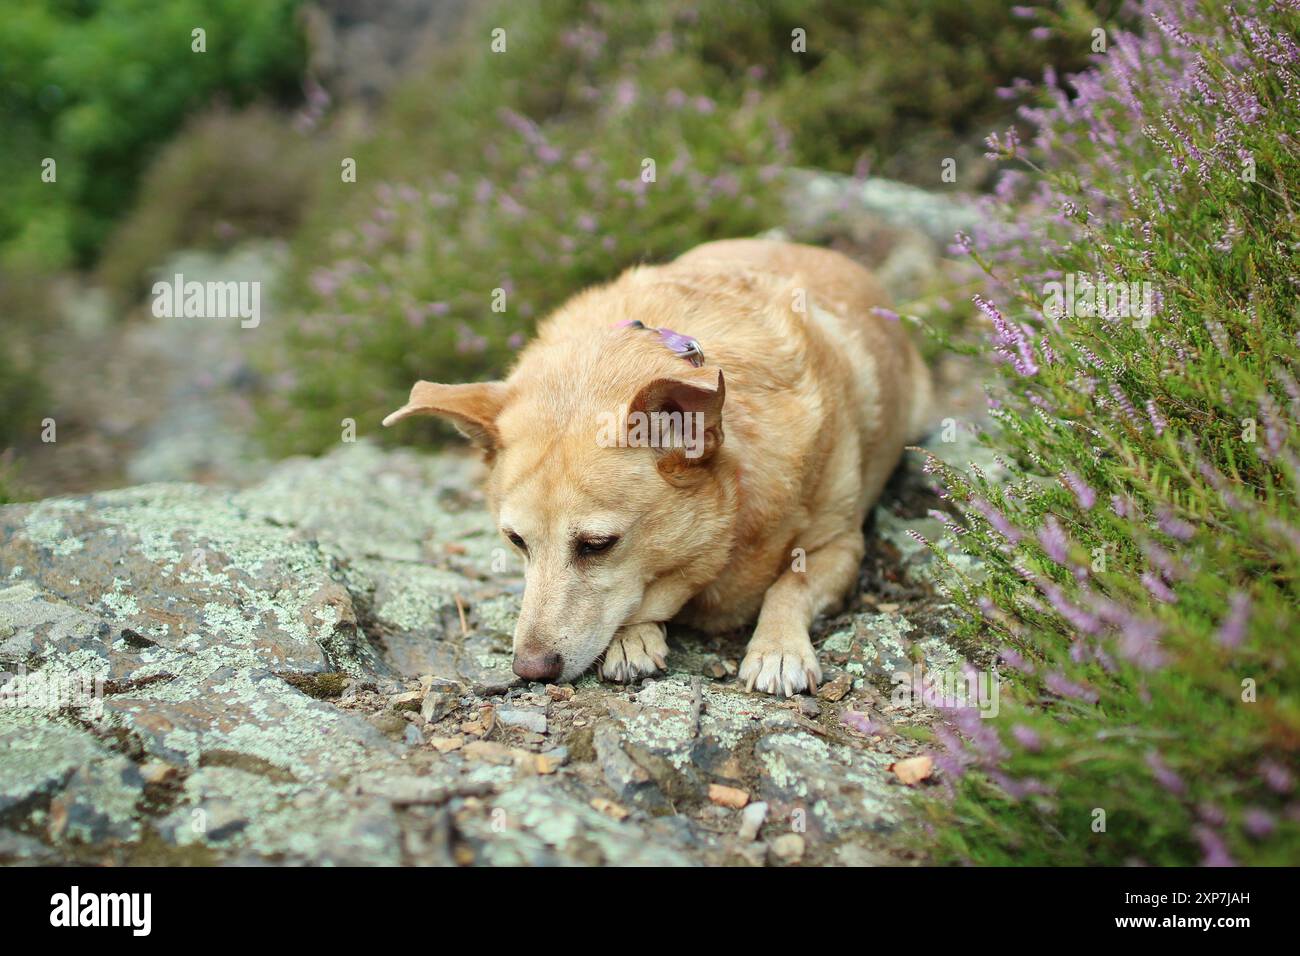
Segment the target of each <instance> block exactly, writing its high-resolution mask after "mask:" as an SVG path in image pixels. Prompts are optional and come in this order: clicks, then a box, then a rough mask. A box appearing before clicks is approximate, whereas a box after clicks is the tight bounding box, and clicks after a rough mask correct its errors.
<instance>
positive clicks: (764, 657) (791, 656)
mask: <svg viewBox="0 0 1300 956" xmlns="http://www.w3.org/2000/svg"><path fill="white" fill-rule="evenodd" d="M740 679H741V680H742V681H743V682H744V684H745V689H746V690H754V689H755V688H757V689H758V690H761V691H763V693H765V694H778V695H781V696H784V697H793V696H794V695H795V694H798V693H800V692H802V691H805V690H807V691H812V692H814V693H815V692H816V690H817V684H818V682H819V681H820V680H821V679H822V669H821V665H820V664H818V663H817V652H816V651H814V650H813V646H812V642H811V641H809V640H808V637H807V635H796V636H792V637H784V638H779V637H778V638H772V637H768V636H766V635H760V634H758V633H755V634H754V637H753V639H752V640H750V642H749V648H748V649H747V650H746V652H745V659H744V660H743V661H741V662H740Z"/></svg>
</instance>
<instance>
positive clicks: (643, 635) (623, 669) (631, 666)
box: [600, 624, 668, 684]
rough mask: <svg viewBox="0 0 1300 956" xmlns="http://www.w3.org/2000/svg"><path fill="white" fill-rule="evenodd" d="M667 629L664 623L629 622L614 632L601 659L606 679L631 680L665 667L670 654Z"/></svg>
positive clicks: (602, 672)
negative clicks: (665, 637)
mask: <svg viewBox="0 0 1300 956" xmlns="http://www.w3.org/2000/svg"><path fill="white" fill-rule="evenodd" d="M666 633H667V629H666V628H665V627H664V625H662V624H628V625H626V626H624V627H620V628H619V629H618V630H617V631H615V632H614V639H613V640H612V641H610V642H609V647H608V648H607V649H606V650H605V658H604V660H602V661H601V662H600V676H601V677H603V678H605V680H612V681H618V682H619V683H620V684H626V683H630V682H631V681H634V680H636V679H637V678H638V677H647V676H649V675H650V674H653V673H655V671H659V670H663V668H664V666H665V662H666V660H667V658H668V642H667V641H665V640H664V635H665V634H666Z"/></svg>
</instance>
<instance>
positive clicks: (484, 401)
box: [384, 382, 506, 452]
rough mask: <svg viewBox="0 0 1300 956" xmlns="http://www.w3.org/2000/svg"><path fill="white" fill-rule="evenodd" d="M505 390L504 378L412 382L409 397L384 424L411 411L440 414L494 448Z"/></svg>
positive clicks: (484, 445) (477, 441)
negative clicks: (449, 382)
mask: <svg viewBox="0 0 1300 956" xmlns="http://www.w3.org/2000/svg"><path fill="white" fill-rule="evenodd" d="M505 394H506V386H505V384H504V383H503V382H471V383H469V384H467V385H440V384H438V383H437V382H416V383H415V384H414V385H413V386H411V397H410V399H408V400H407V402H406V404H405V405H403V406H402V407H401V408H399V409H398V410H397V411H395V412H393V413H392V414H391V415H389V416H388V417H387V418H385V419H384V425H391V424H393V423H394V422H400V421H401V420H402V419H403V418H409V417H410V416H412V415H439V416H441V417H443V418H446V419H447V420H449V421H450V422H451V423H452V424H453V425H455V426H456V428H457V430H459V431H460V433H461V434H462V435H464V436H465V437H466V438H468V439H470V440H471V441H473V442H474V444H476V445H478V446H479V447H480V448H483V449H484V450H485V451H488V452H493V451H495V450H496V447H497V444H498V438H499V436H498V435H497V428H496V421H497V416H498V415H499V414H500V413H501V407H502V405H504V404H505Z"/></svg>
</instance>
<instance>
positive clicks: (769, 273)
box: [384, 239, 931, 697]
mask: <svg viewBox="0 0 1300 956" xmlns="http://www.w3.org/2000/svg"><path fill="white" fill-rule="evenodd" d="M884 304H885V297H884V295H883V294H882V292H881V290H880V288H879V286H878V285H877V283H876V281H875V279H874V278H873V276H872V275H871V274H870V273H869V272H868V271H867V270H866V269H864V268H863V267H861V266H859V265H857V264H856V263H854V262H853V261H852V260H850V259H849V258H847V257H846V256H843V255H841V254H839V253H836V252H832V251H829V250H825V249H819V248H815V247H811V246H804V245H797V244H793V243H785V242H776V241H766V240H757V239H731V240H722V241H718V242H710V243H707V244H705V245H701V246H698V247H696V248H695V249H692V250H691V251H689V252H687V253H685V254H684V255H682V256H680V257H679V258H677V259H676V260H674V261H672V262H670V263H668V264H666V265H659V266H637V267H633V268H630V269H628V270H627V271H626V272H624V273H623V274H622V275H621V276H619V278H617V279H615V280H614V281H612V282H610V283H608V284H606V285H603V286H597V287H594V288H591V289H588V290H586V291H584V292H581V293H580V294H578V295H576V296H575V297H573V298H572V299H570V300H569V301H568V302H567V303H566V304H564V305H563V306H561V307H560V308H559V309H558V310H557V311H555V312H554V313H553V314H551V315H550V316H549V317H548V318H547V319H546V320H545V321H543V322H542V323H541V324H540V326H539V328H538V331H537V336H536V338H535V339H534V340H533V341H532V342H531V343H529V344H528V345H527V346H526V347H525V348H524V350H523V351H522V352H521V354H520V355H519V357H518V360H517V362H516V363H515V366H514V368H513V370H512V371H511V372H510V374H509V376H508V377H507V378H506V379H505V380H504V381H494V382H476V383H471V384H461V385H441V384H436V383H432V382H417V383H416V384H415V386H414V387H413V388H412V389H411V394H410V399H409V401H408V402H407V403H406V404H405V405H404V406H402V407H401V408H400V409H398V410H397V411H395V412H393V413H392V414H391V415H389V416H388V417H387V418H385V419H384V424H385V425H391V424H393V423H394V422H397V421H400V420H402V419H404V418H407V417H408V416H412V415H438V416H441V417H443V418H445V419H449V420H450V421H451V422H452V423H454V424H455V425H456V427H457V428H458V429H459V430H460V431H461V432H462V433H463V434H464V435H466V436H467V437H468V438H469V439H471V440H472V441H473V442H474V443H475V444H477V445H478V446H479V447H481V448H482V450H483V452H484V455H485V460H486V463H487V465H488V478H487V484H486V493H487V499H488V503H489V507H490V508H491V511H492V514H493V516H494V517H495V518H496V521H497V524H498V527H499V528H500V531H501V534H502V535H503V536H504V538H505V539H506V541H508V542H509V543H510V545H511V546H512V547H513V548H515V549H517V550H518V552H519V554H520V555H521V557H522V558H523V561H524V564H525V576H524V581H525V584H524V595H523V602H522V607H521V610H520V613H519V619H518V624H517V626H516V628H515V635H514V665H513V667H514V672H515V673H516V674H517V675H519V676H520V677H523V678H526V679H528V680H534V681H547V682H567V681H571V680H573V679H574V678H576V677H577V676H578V675H580V674H582V673H583V672H584V671H586V670H587V668H588V667H590V666H591V665H592V664H593V663H594V662H596V661H597V658H600V663H599V665H598V667H599V673H600V674H601V676H602V677H604V678H606V679H609V680H614V681H623V682H626V681H633V680H636V679H638V678H640V677H643V676H647V675H650V674H653V673H655V672H656V671H658V670H660V669H662V668H664V666H665V657H666V655H667V653H668V645H667V643H666V641H665V636H666V624H667V623H668V622H669V621H675V622H681V623H683V624H686V625H689V626H691V627H693V628H696V629H697V630H700V631H703V632H705V633H721V632H726V631H732V630H735V629H738V628H741V627H743V626H745V625H749V624H751V623H752V624H753V625H754V630H753V635H752V637H751V638H750V641H749V644H748V647H747V648H746V653H745V657H744V659H743V661H742V662H741V665H740V671H739V677H740V680H741V681H742V682H743V683H744V684H745V686H746V688H747V689H749V690H751V691H752V690H753V689H755V688H757V689H758V690H760V691H764V692H767V693H770V694H778V695H785V696H787V697H790V696H793V695H795V694H797V693H800V692H803V691H811V692H815V691H816V687H817V684H818V682H819V681H820V680H821V667H820V666H819V664H818V662H817V654H816V652H815V650H814V649H813V645H812V642H811V640H810V639H809V627H810V626H811V624H812V622H813V620H814V619H815V618H816V617H817V615H819V614H821V613H822V612H824V611H827V610H828V609H832V608H833V607H834V606H835V605H837V604H838V603H840V602H841V601H842V600H843V598H844V597H845V596H846V594H847V593H848V592H849V591H850V590H852V588H853V586H854V584H855V582H856V581H857V576H858V568H859V565H860V563H861V561H862V558H863V554H864V550H865V544H864V541H863V535H862V527H863V523H864V521H865V519H866V517H867V513H868V511H869V509H870V508H871V507H872V506H873V505H874V504H875V502H876V499H877V497H878V496H879V495H880V492H881V489H882V488H883V487H884V485H885V482H886V480H887V479H888V478H889V475H890V473H891V472H892V471H893V469H894V467H895V466H896V465H897V464H898V462H899V459H900V458H901V456H902V453H903V449H904V446H905V445H906V444H907V442H909V441H913V440H915V439H917V438H918V437H920V435H921V434H922V433H923V426H924V424H925V422H926V417H927V415H928V413H929V406H930V401H931V382H930V376H929V372H928V371H927V369H926V367H925V364H924V363H923V362H922V360H921V357H920V355H919V353H918V352H917V350H916V348H915V346H914V345H913V344H912V343H911V341H910V340H909V339H908V337H907V335H906V333H905V332H904V330H903V329H902V328H900V324H899V322H898V320H897V319H896V318H891V314H890V313H888V311H887V310H885V311H884V314H883V315H882V314H880V313H878V312H877V311H875V310H876V309H877V308H880V307H883V306H884ZM624 426H626V428H625V429H624ZM656 426H658V427H656ZM620 432H624V433H620ZM602 655H603V656H602Z"/></svg>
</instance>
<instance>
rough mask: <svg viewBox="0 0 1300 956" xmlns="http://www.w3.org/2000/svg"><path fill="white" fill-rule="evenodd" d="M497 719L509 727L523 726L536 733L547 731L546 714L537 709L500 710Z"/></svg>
mask: <svg viewBox="0 0 1300 956" xmlns="http://www.w3.org/2000/svg"><path fill="white" fill-rule="evenodd" d="M496 713H497V720H499V721H501V723H503V724H504V725H505V726H507V727H522V728H524V730H531V731H532V732H533V733H535V734H544V733H546V715H545V714H543V713H540V712H539V711H535V710H498V711H497V712H496Z"/></svg>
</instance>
